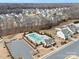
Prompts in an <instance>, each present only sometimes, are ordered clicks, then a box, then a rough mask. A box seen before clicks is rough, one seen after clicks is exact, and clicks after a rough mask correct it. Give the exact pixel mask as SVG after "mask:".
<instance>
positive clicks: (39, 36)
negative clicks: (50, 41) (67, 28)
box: [27, 33, 45, 44]
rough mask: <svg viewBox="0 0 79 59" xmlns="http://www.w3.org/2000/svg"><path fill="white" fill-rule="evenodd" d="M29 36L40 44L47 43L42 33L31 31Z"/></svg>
mask: <svg viewBox="0 0 79 59" xmlns="http://www.w3.org/2000/svg"><path fill="white" fill-rule="evenodd" d="M27 36H28V38H30V40H32V41H33V42H36V43H38V44H40V43H41V42H42V43H45V41H44V39H43V37H41V35H39V34H37V33H30V34H28V35H27Z"/></svg>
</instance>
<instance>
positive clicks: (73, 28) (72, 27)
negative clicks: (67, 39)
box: [68, 25, 76, 33]
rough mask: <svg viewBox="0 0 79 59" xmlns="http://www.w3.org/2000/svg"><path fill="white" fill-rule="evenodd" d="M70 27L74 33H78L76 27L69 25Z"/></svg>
mask: <svg viewBox="0 0 79 59" xmlns="http://www.w3.org/2000/svg"><path fill="white" fill-rule="evenodd" d="M68 27H69V28H70V30H71V31H72V32H74V33H76V27H75V26H74V25H68Z"/></svg>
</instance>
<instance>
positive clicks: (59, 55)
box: [46, 40, 79, 59]
mask: <svg viewBox="0 0 79 59" xmlns="http://www.w3.org/2000/svg"><path fill="white" fill-rule="evenodd" d="M69 55H77V56H79V40H78V41H75V42H74V43H73V44H71V45H69V46H67V47H65V48H63V49H61V50H60V51H58V52H56V53H54V54H52V55H50V56H48V57H47V58H46V59H64V58H65V57H67V56H69Z"/></svg>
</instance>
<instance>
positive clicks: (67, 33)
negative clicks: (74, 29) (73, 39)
mask: <svg viewBox="0 0 79 59" xmlns="http://www.w3.org/2000/svg"><path fill="white" fill-rule="evenodd" d="M62 32H63V34H64V35H65V38H68V37H70V36H71V33H70V31H69V30H68V29H62Z"/></svg>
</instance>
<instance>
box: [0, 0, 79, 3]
mask: <svg viewBox="0 0 79 59" xmlns="http://www.w3.org/2000/svg"><path fill="white" fill-rule="evenodd" d="M0 3H79V0H0Z"/></svg>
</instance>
